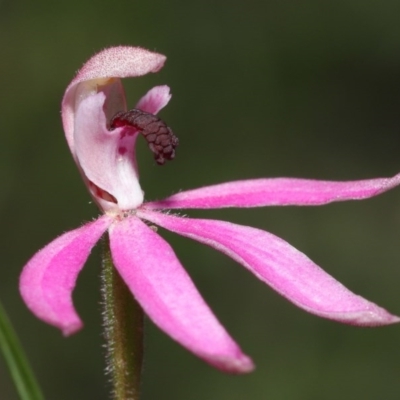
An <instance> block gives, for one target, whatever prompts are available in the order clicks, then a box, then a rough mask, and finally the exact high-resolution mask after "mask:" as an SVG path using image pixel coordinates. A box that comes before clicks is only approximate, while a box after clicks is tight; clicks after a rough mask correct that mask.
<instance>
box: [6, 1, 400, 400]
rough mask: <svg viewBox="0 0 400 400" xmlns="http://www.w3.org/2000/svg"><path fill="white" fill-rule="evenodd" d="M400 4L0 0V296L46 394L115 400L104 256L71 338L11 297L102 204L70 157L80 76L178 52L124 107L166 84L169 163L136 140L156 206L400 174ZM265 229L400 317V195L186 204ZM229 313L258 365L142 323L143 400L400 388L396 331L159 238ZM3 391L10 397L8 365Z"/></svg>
mask: <svg viewBox="0 0 400 400" xmlns="http://www.w3.org/2000/svg"><path fill="white" fill-rule="evenodd" d="M399 14H400V3H399V2H398V1H395V0H393V1H385V0H383V1H382V0H381V1H372V0H364V1H357V0H329V1H317V0H315V1H301V2H299V1H290V0H271V1H252V0H247V1H238V0H231V1H226V0H213V1H212V0H202V1H200V0H192V1H181V0H171V1H168V2H164V1H161V0H154V1H147V2H136V1H126V0H116V1H102V0H100V1H96V2H90V1H85V0H80V1H76V0H72V1H68V2H63V1H60V2H54V1H50V0H47V1H46V0H37V1H35V2H29V1H27V0H1V1H0V43H1V62H0V72H1V75H0V82H1V96H0V103H1V115H2V128H1V138H2V144H1V146H0V185H1V190H0V221H1V227H2V230H1V231H2V233H1V237H2V240H1V269H0V298H1V300H2V301H3V303H4V305H5V307H6V308H7V310H8V313H9V315H10V317H11V319H12V321H13V323H14V326H15V328H16V330H17V331H18V333H19V335H20V338H21V341H22V342H23V345H24V347H25V349H26V351H27V353H28V356H29V358H30V360H31V363H32V365H33V367H34V369H35V371H36V373H37V376H38V379H39V381H40V382H41V384H42V387H43V389H44V392H45V394H46V398H47V399H51V400H67V399H68V400H70V399H89V400H91V399H95V400H101V399H107V398H109V396H108V390H109V387H108V386H107V383H106V379H105V378H104V376H103V369H104V364H103V353H104V350H103V348H102V343H103V341H102V337H101V327H100V325H101V321H100V316H99V308H100V307H99V301H100V296H99V278H98V276H99V253H98V249H97V250H96V251H94V252H93V254H92V256H91V258H90V261H89V262H88V263H87V265H86V267H85V268H84V270H83V272H82V274H81V275H80V277H79V282H78V286H77V289H76V291H75V295H74V298H75V303H76V306H77V309H78V310H79V313H80V314H81V316H82V318H83V320H84V322H85V327H84V329H83V330H82V331H81V332H80V333H78V334H77V335H75V336H73V337H71V338H68V339H65V338H63V337H62V335H61V334H60V332H58V331H57V330H56V329H54V328H53V327H50V326H48V325H46V324H44V323H43V322H41V321H39V320H37V319H36V318H34V317H33V315H32V314H31V313H30V312H29V311H28V310H27V309H26V307H25V305H24V304H23V303H22V301H21V299H20V297H19V294H18V286H17V285H18V276H19V273H20V271H21V268H22V266H23V265H24V263H25V262H26V261H27V260H28V259H29V258H30V257H31V256H32V255H33V253H34V252H35V251H37V250H38V249H39V248H40V247H42V246H43V245H45V244H46V243H48V242H49V241H50V240H52V239H53V238H55V237H56V236H57V235H59V234H61V233H62V232H64V231H66V230H69V229H72V228H75V227H77V226H79V225H80V224H81V223H82V222H83V221H88V220H90V219H91V218H93V217H96V216H97V214H98V211H97V209H96V208H95V207H94V206H93V205H92V204H90V199H89V196H88V194H87V192H86V190H85V187H84V185H83V184H82V182H81V179H80V177H79V174H78V172H77V169H76V167H75V165H74V163H73V161H72V158H71V156H70V154H69V150H68V149H67V146H66V143H65V139H64V136H63V131H62V127H61V122H60V101H61V98H62V96H63V92H64V90H65V88H66V86H67V84H68V83H69V81H70V80H71V79H72V77H73V75H74V73H75V71H76V70H77V69H78V68H79V67H80V66H81V65H82V64H83V62H84V61H86V60H87V59H88V58H89V57H90V56H91V55H92V54H94V53H95V52H97V51H98V50H100V49H102V48H104V47H107V46H112V45H118V44H126V45H140V46H143V47H146V48H148V49H151V50H156V51H159V52H161V53H163V54H166V55H167V56H168V61H167V64H166V66H165V68H164V69H163V70H162V72H160V73H159V74H157V75H151V76H146V77H144V78H141V79H136V80H130V81H125V84H126V85H125V86H126V88H127V92H128V100H129V104H130V105H131V106H134V104H135V102H136V100H137V99H138V98H139V97H140V96H141V95H142V94H143V93H145V92H146V91H147V90H148V89H149V88H150V87H152V86H154V85H157V84H168V85H169V86H170V87H171V90H172V93H173V98H172V101H171V103H170V105H168V107H167V108H166V109H165V110H164V111H162V113H161V117H162V118H163V119H165V120H166V121H167V122H168V124H169V125H170V126H171V127H172V128H173V130H174V132H175V133H176V134H177V135H178V136H179V139H180V143H181V144H180V147H179V149H178V154H177V158H176V160H175V161H174V162H172V163H168V165H166V166H165V167H163V168H160V167H158V166H157V165H156V164H155V163H154V161H153V160H152V156H151V154H150V153H149V151H148V150H147V149H146V146H145V145H144V143H143V142H144V141H140V144H139V150H138V152H139V165H140V172H141V182H142V187H143V189H144V190H145V192H146V197H147V198H148V199H155V198H162V197H163V196H166V195H169V194H171V193H173V192H176V191H178V190H180V189H189V188H193V187H197V186H201V185H207V184H212V183H217V182H223V181H229V180H235V179H244V178H253V177H254V178H255V177H273V176H296V177H307V178H319V179H332V180H349V179H362V178H372V177H380V176H391V175H394V174H395V173H396V172H398V171H400V159H399V147H400V137H399V133H400V113H399V106H400V24H399ZM189 214H190V215H192V216H200V215H201V216H203V217H207V216H208V217H212V218H219V219H224V220H230V221H233V222H236V223H240V224H245V225H251V226H255V227H258V228H261V229H265V230H268V231H270V232H273V233H275V234H276V235H278V236H281V237H282V238H284V239H286V240H288V241H289V242H290V243H292V244H293V245H294V246H296V247H297V248H299V249H301V250H302V251H304V252H305V253H306V254H307V255H309V256H310V257H311V258H312V259H313V260H314V261H315V262H317V263H318V264H319V265H321V266H322V267H323V268H324V269H325V270H326V271H328V272H329V273H331V274H332V275H333V276H334V277H336V278H337V279H339V280H340V281H341V282H343V283H344V284H345V285H346V286H348V287H349V288H351V289H352V290H354V291H355V292H357V293H360V294H362V295H363V296H365V297H367V298H368V299H371V300H373V301H375V302H377V303H379V304H380V305H382V306H384V307H385V308H387V309H388V310H390V311H392V312H393V313H397V314H400V293H399V289H398V287H399V286H398V282H399V280H400V268H399V264H400V246H399V239H400V188H399V189H396V190H393V191H392V192H389V193H386V194H384V195H382V196H380V197H378V198H374V199H371V200H368V201H363V202H349V203H338V204H332V205H329V206H325V207H315V208H307V207H304V208H295V207H286V208H279V207H273V208H264V209H250V210H236V209H235V210H220V211H204V212H190V213H189ZM161 234H162V235H163V236H164V237H166V238H167V239H168V240H169V241H170V242H171V243H172V245H173V246H174V248H175V250H176V253H177V254H178V256H179V258H180V259H181V261H182V263H183V264H184V265H185V266H186V268H187V270H188V271H189V273H190V274H191V276H192V277H193V279H194V280H195V282H196V284H197V285H198V287H199V290H200V291H201V292H202V294H203V295H204V297H205V298H206V300H207V301H208V303H209V304H210V305H211V307H212V308H213V310H214V311H215V313H216V314H217V315H218V317H219V319H220V320H221V321H222V322H223V324H224V325H225V326H226V327H227V329H228V330H229V332H230V333H231V334H232V336H233V337H234V338H235V339H236V340H237V341H238V343H239V344H240V345H241V347H242V348H243V350H244V351H245V352H247V353H248V354H249V355H251V356H252V357H253V359H254V361H255V363H256V365H257V369H256V371H255V372H254V373H252V374H250V375H247V376H227V375H224V374H223V373H221V372H219V371H216V370H214V369H212V368H211V367H209V366H208V365H206V364H204V363H203V362H202V361H200V360H198V359H197V358H195V357H194V356H192V355H191V354H190V353H188V352H187V351H186V350H184V349H183V348H181V347H180V346H178V345H177V344H175V343H174V342H172V340H170V339H169V338H168V337H166V336H165V335H164V334H163V333H161V332H160V331H159V330H158V329H156V328H155V327H154V326H153V325H152V324H151V323H148V324H147V326H146V332H147V336H146V362H145V365H144V380H143V400H149V399H152V400H154V399H164V400H170V399H171V400H172V399H173V400H176V399H190V400H204V399H207V400H214V399H215V400H217V399H218V400H224V399H229V400H242V399H252V400H261V399H273V400H292V399H293V400H297V399H305V400H314V399H315V400H320V399H323V400H337V399H343V400H344V399H346V400H353V399H365V400H376V399H385V400H391V399H393V400H394V399H396V400H397V399H398V398H399V396H400V346H399V336H400V327H399V326H390V327H386V328H379V329H360V328H354V327H349V326H344V325H339V324H335V323H333V322H330V321H327V320H323V319H319V318H316V317H314V316H311V315H308V314H306V313H305V312H303V311H301V310H299V309H297V308H296V307H294V306H292V305H291V304H290V303H288V302H287V301H286V300H284V299H283V298H281V297H280V296H279V295H277V294H275V293H274V292H272V291H271V290H270V289H269V288H267V287H265V286H264V285H263V284H261V283H260V282H259V281H257V279H255V278H254V277H253V276H251V275H250V274H249V273H248V272H246V271H244V269H243V268H242V267H240V266H239V265H237V264H236V263H235V262H233V261H231V260H230V259H228V258H227V257H225V256H224V255H222V254H219V253H217V252H216V251H213V250H211V249H209V248H206V247H205V246H203V245H200V244H197V243H194V242H191V241H189V240H187V239H184V238H181V237H177V236H175V235H172V234H167V233H165V232H161ZM0 399H2V400H15V399H17V397H16V394H15V392H14V389H13V387H12V384H11V380H10V379H9V376H8V373H7V371H6V369H5V366H4V363H3V361H2V360H1V359H0Z"/></svg>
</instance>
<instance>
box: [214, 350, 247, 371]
mask: <svg viewBox="0 0 400 400" xmlns="http://www.w3.org/2000/svg"><path fill="white" fill-rule="evenodd" d="M208 361H209V362H210V364H212V365H213V366H214V367H216V368H218V369H220V370H221V371H223V372H227V373H230V374H248V373H250V372H252V371H253V370H254V368H255V365H254V363H253V360H252V359H251V358H250V357H248V356H246V355H244V354H240V356H239V357H238V358H231V357H224V356H222V357H215V358H214V359H212V360H208Z"/></svg>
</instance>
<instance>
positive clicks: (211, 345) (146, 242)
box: [110, 217, 253, 373]
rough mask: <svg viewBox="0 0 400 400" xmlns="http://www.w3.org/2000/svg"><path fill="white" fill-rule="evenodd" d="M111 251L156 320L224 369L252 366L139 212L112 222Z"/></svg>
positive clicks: (118, 267) (129, 285) (184, 343)
mask: <svg viewBox="0 0 400 400" xmlns="http://www.w3.org/2000/svg"><path fill="white" fill-rule="evenodd" d="M110 243H111V252H112V257H113V260H114V263H115V266H116V267H117V269H118V271H119V273H120V274H121V276H122V278H123V279H124V281H125V282H126V284H127V285H128V287H129V288H130V290H131V291H132V293H133V294H134V296H135V298H136V299H137V301H138V302H139V303H140V304H141V306H142V307H143V309H144V311H145V312H146V313H147V314H148V315H149V317H150V318H151V319H152V321H153V322H154V323H155V324H156V325H157V326H158V327H159V328H161V329H162V330H164V331H165V332H166V333H167V334H168V335H170V336H171V337H172V338H173V339H175V340H176V341H177V342H179V343H180V344H182V345H183V346H184V347H186V348H187V349H189V350H190V351H192V352H193V353H195V354H196V355H197V356H199V357H200V358H202V359H204V360H205V361H206V362H208V363H210V364H212V365H213V366H215V367H217V368H220V369H221V370H224V371H226V372H232V373H244V372H249V371H251V370H252V369H253V364H252V362H251V360H250V359H249V358H248V357H247V356H245V355H244V354H243V353H242V352H241V350H240V349H239V347H238V346H237V345H236V344H235V342H234V341H233V340H232V339H231V338H230V337H229V336H228V334H227V333H226V331H225V330H224V328H223V327H222V326H221V325H220V323H219V322H218V321H217V319H216V318H215V317H214V315H213V314H212V312H211V311H210V309H209V308H208V306H207V305H206V303H205V302H204V300H203V299H202V298H201V296H200V295H199V293H198V292H197V290H196V288H195V286H194V284H193V282H192V281H191V279H190V277H189V276H188V275H187V273H186V272H185V270H184V269H183V268H182V266H181V264H180V263H179V261H178V259H177V258H176V256H175V254H174V252H173V250H172V249H171V247H170V246H169V245H168V243H166V242H165V241H164V240H163V239H162V238H161V237H160V236H158V235H157V234H156V233H155V232H154V231H153V230H152V229H151V228H149V227H148V226H147V225H145V224H144V223H143V222H142V221H140V220H139V219H138V218H137V217H129V218H126V219H124V220H123V221H121V222H119V223H117V224H115V225H113V226H112V227H111V228H110Z"/></svg>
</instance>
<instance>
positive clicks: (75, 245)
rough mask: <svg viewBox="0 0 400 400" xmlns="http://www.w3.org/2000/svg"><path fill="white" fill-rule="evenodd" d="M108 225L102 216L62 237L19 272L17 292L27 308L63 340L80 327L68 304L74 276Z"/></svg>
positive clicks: (39, 252)
mask: <svg viewBox="0 0 400 400" xmlns="http://www.w3.org/2000/svg"><path fill="white" fill-rule="evenodd" d="M112 221H113V220H112V219H111V218H110V217H108V216H103V217H101V218H99V219H98V220H96V221H94V222H91V223H88V224H86V225H84V226H82V227H81V228H78V229H75V230H73V231H69V232H67V233H64V234H63V235H61V236H60V237H58V238H57V239H55V240H54V241H53V242H51V243H50V244H48V245H47V246H46V247H44V248H43V249H42V250H40V251H38V252H37V253H36V254H35V255H34V256H33V257H32V258H31V260H30V261H29V262H28V263H27V264H26V265H25V267H24V269H23V271H22V274H21V277H20V292H21V295H22V298H23V299H24V301H25V303H26V305H27V306H28V308H29V309H30V310H31V311H32V312H33V313H34V314H35V315H36V316H37V317H38V318H40V319H42V320H43V321H45V322H47V323H49V324H51V325H54V326H56V327H57V328H59V329H61V330H62V332H63V334H64V335H66V336H67V335H70V334H72V333H75V332H76V331H78V330H79V329H80V328H81V327H82V322H81V320H80V318H79V316H78V315H77V313H76V311H75V309H74V306H73V303H72V291H73V289H74V287H75V283H76V279H77V276H78V274H79V272H80V270H81V269H82V267H83V265H84V263H85V261H86V259H87V258H88V256H89V253H90V251H91V249H92V248H93V246H94V245H95V244H96V242H97V241H98V240H99V238H100V236H101V235H102V234H103V233H104V231H105V230H106V229H107V228H108V226H109V225H110V224H111V223H112Z"/></svg>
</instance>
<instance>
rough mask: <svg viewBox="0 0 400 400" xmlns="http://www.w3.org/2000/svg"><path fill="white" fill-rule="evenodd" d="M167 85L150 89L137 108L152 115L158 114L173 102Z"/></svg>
mask: <svg viewBox="0 0 400 400" xmlns="http://www.w3.org/2000/svg"><path fill="white" fill-rule="evenodd" d="M169 90H170V89H169V87H168V86H167V85H162V86H155V87H153V88H152V89H150V90H149V91H148V92H147V93H146V94H145V95H144V96H143V97H142V98H141V99H140V100H139V101H138V103H137V104H136V108H138V109H139V110H142V111H146V112H148V113H150V114H158V113H159V111H160V110H161V109H163V108H164V107H165V106H166V105H167V104H168V102H169V101H170V100H171V94H170V92H169Z"/></svg>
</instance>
